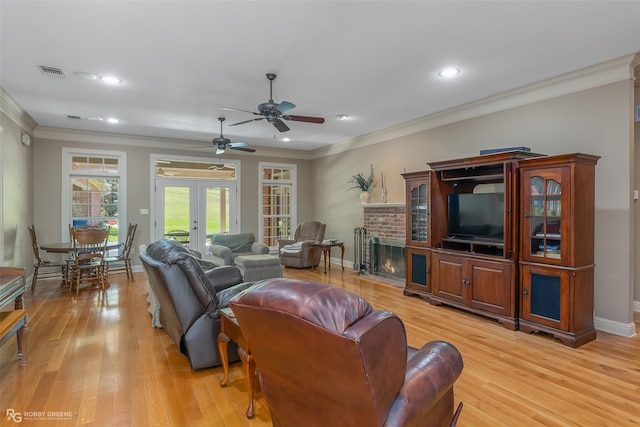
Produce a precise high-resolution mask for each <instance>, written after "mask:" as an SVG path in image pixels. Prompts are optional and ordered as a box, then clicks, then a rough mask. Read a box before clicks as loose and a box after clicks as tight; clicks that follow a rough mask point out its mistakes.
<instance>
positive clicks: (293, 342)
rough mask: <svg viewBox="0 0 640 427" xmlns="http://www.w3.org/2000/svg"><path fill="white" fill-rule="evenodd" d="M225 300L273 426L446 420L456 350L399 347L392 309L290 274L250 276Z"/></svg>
mask: <svg viewBox="0 0 640 427" xmlns="http://www.w3.org/2000/svg"><path fill="white" fill-rule="evenodd" d="M230 306H231V308H232V309H233V311H234V313H235V316H236V318H237V319H238V323H239V325H240V328H241V330H242V333H243V335H244V336H245V338H246V340H247V343H248V346H249V348H250V351H251V354H252V356H253V357H254V360H255V362H256V367H257V368H258V370H259V372H260V384H261V389H262V392H263V393H264V396H265V399H266V401H267V403H268V405H269V411H270V413H271V418H272V422H273V425H274V426H275V427H298V426H305V427H314V426H318V427H325V426H333V427H335V426H353V427H360V426H367V427H372V426H389V427H391V426H394V427H397V426H418V425H419V426H445V425H449V423H450V422H452V419H454V412H453V407H454V405H453V404H454V396H453V384H454V382H455V381H456V379H457V378H458V377H459V376H460V373H461V372H462V368H463V362H462V356H461V355H460V353H459V352H458V350H457V349H456V348H455V347H454V346H453V345H451V344H449V343H446V342H443V341H432V342H429V343H427V344H425V345H424V346H423V347H422V348H421V349H415V348H412V347H408V346H407V339H406V333H405V329H404V325H403V323H402V321H401V320H400V319H399V318H398V317H397V316H396V315H395V314H393V313H391V312H389V311H374V310H373V308H372V307H371V306H370V305H369V303H368V302H366V301H365V300H363V299H362V298H360V297H358V296H357V295H355V294H353V293H351V292H348V291H345V290H344V289H341V288H337V287H334V286H330V285H327V284H324V283H317V282H305V281H300V280H293V279H269V280H265V281H262V282H259V283H257V284H256V285H255V286H253V287H252V288H250V289H248V290H247V291H245V292H243V293H241V294H239V295H238V296H236V297H234V298H233V299H232V300H231V302H230ZM459 408H460V406H459ZM458 414H459V411H456V416H457V415H458ZM456 419H457V418H456ZM453 424H455V419H454V420H453V423H452V425H453Z"/></svg>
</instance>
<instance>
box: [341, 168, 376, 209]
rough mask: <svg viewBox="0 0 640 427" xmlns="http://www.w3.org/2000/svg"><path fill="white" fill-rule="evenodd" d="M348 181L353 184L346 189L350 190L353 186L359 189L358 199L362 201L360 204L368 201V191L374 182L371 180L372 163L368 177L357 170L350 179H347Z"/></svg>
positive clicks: (373, 185)
mask: <svg viewBox="0 0 640 427" xmlns="http://www.w3.org/2000/svg"><path fill="white" fill-rule="evenodd" d="M348 182H350V183H351V184H353V186H352V187H349V188H348V189H347V190H351V189H353V188H357V189H360V191H361V193H360V200H361V201H362V204H367V203H369V196H370V193H369V192H370V190H372V189H373V187H375V184H374V182H373V165H371V169H370V171H369V177H368V178H365V177H364V175H363V174H361V173H360V172H358V173H356V174H355V175H351V179H349V181H348Z"/></svg>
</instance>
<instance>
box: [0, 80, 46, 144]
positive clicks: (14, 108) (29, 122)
mask: <svg viewBox="0 0 640 427" xmlns="http://www.w3.org/2000/svg"><path fill="white" fill-rule="evenodd" d="M0 111H2V112H3V113H4V114H5V115H6V116H7V117H8V118H9V119H10V120H11V121H12V122H14V123H15V124H16V125H18V126H19V127H20V128H21V129H22V130H23V131H25V132H27V133H30V134H33V132H34V130H35V129H36V128H37V127H38V123H37V122H36V121H35V120H33V119H32V118H31V116H30V115H29V114H27V112H26V111H24V110H23V109H22V108H20V106H19V105H18V104H17V103H16V102H15V101H14V100H13V98H11V96H10V95H9V94H8V93H7V92H5V90H4V89H3V88H2V87H0Z"/></svg>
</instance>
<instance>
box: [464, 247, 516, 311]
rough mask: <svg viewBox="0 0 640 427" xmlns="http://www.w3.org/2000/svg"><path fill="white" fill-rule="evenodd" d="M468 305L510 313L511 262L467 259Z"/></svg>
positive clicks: (511, 296)
mask: <svg viewBox="0 0 640 427" xmlns="http://www.w3.org/2000/svg"><path fill="white" fill-rule="evenodd" d="M467 262H468V268H467V274H468V280H469V282H470V285H471V286H470V288H471V295H470V299H471V300H470V306H471V307H473V308H477V309H480V310H484V311H490V312H493V313H502V314H511V309H512V307H513V304H512V299H514V296H513V295H512V292H511V274H510V273H511V264H505V263H500V262H490V261H480V260H471V259H470V260H468V261H467Z"/></svg>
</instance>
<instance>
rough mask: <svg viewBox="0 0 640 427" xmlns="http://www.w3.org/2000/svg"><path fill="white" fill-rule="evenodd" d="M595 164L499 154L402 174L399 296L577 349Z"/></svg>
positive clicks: (588, 267)
mask: <svg viewBox="0 0 640 427" xmlns="http://www.w3.org/2000/svg"><path fill="white" fill-rule="evenodd" d="M598 159H599V157H598V156H592V155H588V154H580V153H575V154H566V155H556V156H545V155H542V154H536V153H531V152H528V151H508V152H502V153H500V152H499V153H492V154H486V155H480V156H475V157H468V158H463V159H455V160H448V161H440V162H433V163H429V166H430V168H431V170H425V171H420V172H412V173H405V174H403V177H404V179H405V183H406V203H407V207H406V212H407V230H406V236H407V237H406V263H407V266H406V268H407V278H406V286H405V290H404V293H405V295H418V296H420V297H422V298H424V299H425V300H427V301H429V302H430V303H432V304H434V305H439V304H446V305H450V306H454V307H457V308H460V309H463V310H467V311H470V312H473V313H477V314H480V315H483V316H486V317H490V318H493V319H496V320H497V321H499V322H501V323H502V324H503V325H504V326H505V327H507V328H509V329H512V330H517V329H519V330H522V331H525V332H545V333H549V334H551V335H553V336H554V337H556V338H558V339H560V340H561V341H562V342H563V343H564V344H566V345H569V346H572V347H578V346H580V345H582V344H585V343H587V342H589V341H592V340H594V339H595V336H596V334H595V329H594V327H593V281H594V279H593V277H594V275H593V272H594V267H595V266H594V255H593V253H594V205H595V200H594V191H595V165H596V163H597V161H598Z"/></svg>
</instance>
